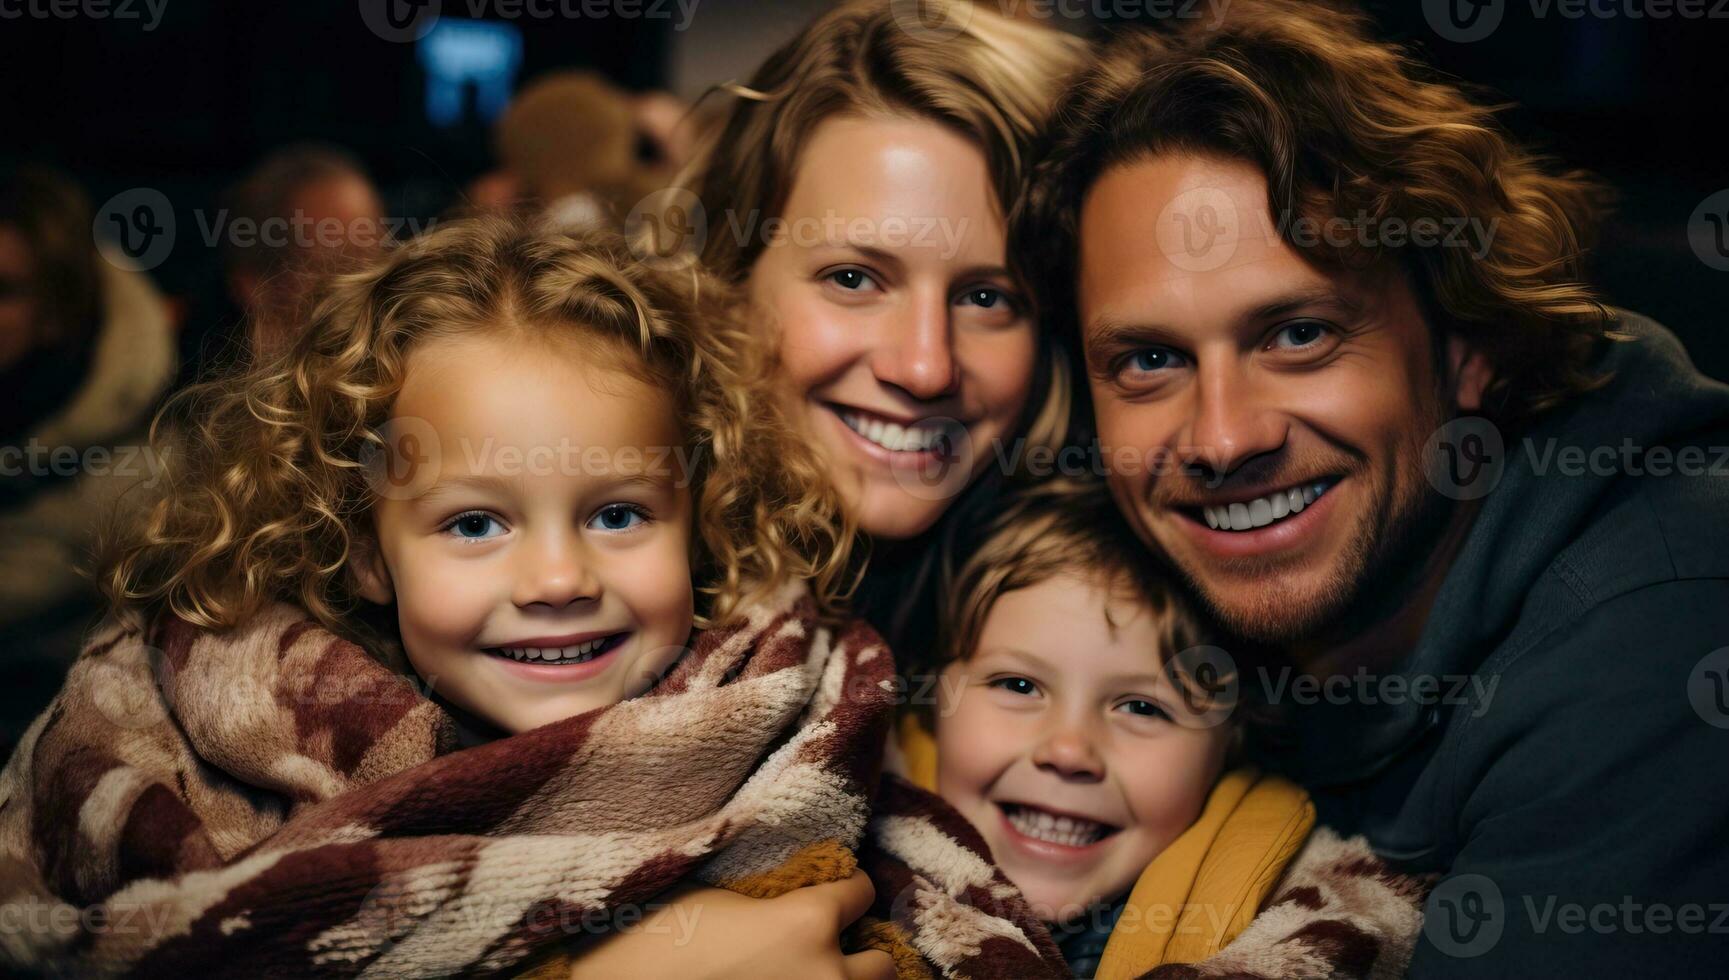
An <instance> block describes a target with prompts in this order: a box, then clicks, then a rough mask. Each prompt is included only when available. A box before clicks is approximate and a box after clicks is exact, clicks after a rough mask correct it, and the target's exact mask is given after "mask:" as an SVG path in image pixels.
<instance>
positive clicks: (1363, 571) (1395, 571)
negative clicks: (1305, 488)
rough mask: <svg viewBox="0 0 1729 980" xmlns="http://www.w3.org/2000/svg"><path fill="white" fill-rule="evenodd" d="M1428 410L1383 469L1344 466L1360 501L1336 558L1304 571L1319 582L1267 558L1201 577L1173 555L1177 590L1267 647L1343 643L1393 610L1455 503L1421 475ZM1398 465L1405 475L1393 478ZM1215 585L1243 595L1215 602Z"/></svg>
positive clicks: (1235, 633) (1433, 415)
mask: <svg viewBox="0 0 1729 980" xmlns="http://www.w3.org/2000/svg"><path fill="white" fill-rule="evenodd" d="M1431 404H1432V403H1431ZM1437 409H1438V407H1433V408H1431V411H1429V412H1427V413H1425V416H1426V418H1425V419H1424V423H1425V424H1422V425H1418V426H1416V427H1414V428H1413V429H1412V432H1413V434H1414V437H1415V434H1421V437H1422V438H1421V440H1419V441H1417V442H1415V443H1414V444H1410V445H1407V446H1406V447H1404V448H1403V450H1402V451H1400V452H1398V453H1395V455H1394V458H1393V460H1392V461H1391V465H1390V466H1389V467H1388V468H1387V469H1386V470H1385V471H1383V472H1382V473H1380V474H1377V475H1375V476H1374V477H1371V474H1370V471H1368V470H1367V469H1364V470H1361V471H1359V472H1358V473H1356V474H1354V475H1353V477H1352V478H1353V479H1356V480H1363V481H1368V492H1369V500H1368V504H1367V506H1365V507H1363V508H1362V510H1361V512H1360V514H1359V516H1358V518H1357V521H1356V527H1355V528H1353V529H1352V531H1351V533H1350V534H1349V535H1347V539H1346V543H1345V546H1344V548H1343V550H1342V551H1341V552H1340V553H1339V555H1338V556H1337V558H1335V559H1333V560H1332V561H1331V562H1330V563H1329V565H1328V566H1327V567H1325V568H1322V569H1314V570H1311V571H1309V572H1307V574H1310V575H1314V574H1319V575H1321V576H1324V580H1323V581H1321V582H1319V583H1317V584H1316V585H1314V586H1311V587H1308V588H1304V587H1302V586H1301V585H1300V584H1298V583H1297V582H1296V581H1294V577H1295V576H1299V575H1303V574H1305V573H1304V572H1303V571H1301V570H1300V569H1301V567H1302V566H1300V565H1297V566H1295V567H1293V563H1291V562H1288V561H1282V560H1280V559H1279V558H1277V557H1273V558H1265V559H1261V558H1248V559H1241V560H1238V561H1235V562H1233V563H1232V573H1231V575H1230V576H1229V577H1230V578H1231V579H1232V580H1234V581H1233V582H1232V583H1230V584H1226V585H1222V586H1210V585H1209V584H1208V583H1207V582H1206V581H1204V580H1203V579H1202V578H1201V577H1199V576H1197V575H1196V574H1194V572H1193V571H1192V570H1190V569H1189V568H1186V567H1183V565H1182V563H1181V562H1177V561H1173V562H1172V564H1173V565H1174V566H1176V568H1177V571H1178V572H1179V573H1180V574H1181V575H1182V577H1183V578H1184V580H1185V584H1186V585H1187V591H1188V592H1189V593H1190V594H1191V595H1192V596H1193V597H1194V598H1195V599H1196V600H1198V601H1199V602H1200V604H1201V606H1202V608H1203V609H1204V610H1205V611H1206V613H1207V614H1208V615H1209V616H1210V617H1211V618H1212V620H1213V621H1214V623H1215V624H1217V625H1218V626H1219V627H1221V628H1222V629H1224V630H1225V631H1226V632H1227V633H1229V634H1231V636H1232V637H1234V638H1237V639H1241V640H1246V641H1248V642H1250V643H1254V644H1263V645H1270V646H1281V647H1290V646H1295V645H1303V644H1311V643H1316V642H1328V641H1336V642H1343V641H1345V640H1348V639H1350V638H1352V637H1354V636H1356V635H1358V634H1359V633H1361V632H1362V631H1363V630H1366V629H1368V628H1369V627H1371V626H1373V625H1375V624H1376V623H1379V622H1382V621H1384V620H1385V619H1387V618H1388V617H1390V616H1391V615H1393V614H1394V613H1396V612H1397V611H1398V610H1399V608H1400V607H1401V606H1403V605H1404V603H1405V601H1406V600H1407V599H1408V598H1409V597H1410V596H1411V595H1412V593H1413V592H1414V591H1415V589H1416V588H1417V586H1418V585H1419V583H1420V580H1421V576H1422V573H1423V570H1424V569H1425V568H1426V567H1427V565H1428V562H1427V561H1426V560H1425V559H1426V558H1427V557H1428V555H1429V554H1430V553H1432V552H1433V551H1434V550H1435V548H1436V547H1437V546H1438V545H1439V543H1440V541H1441V539H1442V538H1443V536H1444V535H1445V534H1446V531H1447V528H1448V524H1449V522H1450V519H1451V517H1452V514H1453V510H1454V507H1455V504H1454V502H1453V501H1450V500H1448V499H1446V498H1445V497H1442V496H1441V495H1440V494H1439V493H1437V492H1435V491H1434V490H1433V489H1432V488H1431V487H1430V486H1429V484H1428V480H1427V479H1426V478H1425V477H1424V476H1423V469H1422V467H1423V463H1424V460H1423V456H1422V453H1423V447H1424V445H1425V444H1426V443H1427V439H1428V433H1432V432H1434V431H1435V429H1436V428H1438V427H1439V425H1440V424H1441V423H1440V421H1439V420H1440V419H1441V418H1442V412H1440V411H1439V410H1437ZM1401 470H1403V471H1404V472H1405V473H1406V476H1407V479H1406V480H1405V481H1404V482H1403V484H1401V483H1400V481H1399V478H1398V474H1399V472H1400V471H1401ZM1329 492H1333V491H1329ZM1221 589H1229V590H1231V591H1233V592H1235V593H1238V594H1239V599H1245V598H1246V600H1247V601H1239V602H1237V603H1234V604H1232V603H1226V602H1223V601H1221V596H1220V595H1219V592H1220V590H1221Z"/></svg>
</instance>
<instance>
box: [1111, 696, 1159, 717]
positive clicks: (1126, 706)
mask: <svg viewBox="0 0 1729 980" xmlns="http://www.w3.org/2000/svg"><path fill="white" fill-rule="evenodd" d="M1117 710H1118V711H1123V712H1126V713H1128V714H1131V715H1142V716H1144V717H1148V718H1169V717H1170V713H1169V712H1167V711H1166V710H1165V709H1163V708H1161V707H1159V706H1158V705H1157V704H1155V703H1154V702H1152V701H1148V700H1145V699H1143V698H1132V699H1130V700H1128V701H1123V702H1120V703H1118V704H1117Z"/></svg>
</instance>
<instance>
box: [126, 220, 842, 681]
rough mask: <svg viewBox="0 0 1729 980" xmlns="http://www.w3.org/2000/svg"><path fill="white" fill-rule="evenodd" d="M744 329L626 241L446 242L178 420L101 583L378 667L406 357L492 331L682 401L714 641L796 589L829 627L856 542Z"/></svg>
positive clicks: (511, 225)
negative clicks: (380, 544) (717, 629)
mask: <svg viewBox="0 0 1729 980" xmlns="http://www.w3.org/2000/svg"><path fill="white" fill-rule="evenodd" d="M742 308H743V307H742V306H741V304H740V303H739V302H738V300H737V298H736V297H735V295H734V293H733V292H732V291H731V290H730V288H728V287H726V286H724V285H722V284H720V283H719V282H718V281H716V280H714V279H712V278H709V277H707V276H706V275H704V274H702V273H700V272H697V271H695V270H690V269H681V270H679V271H676V272H674V271H663V270H658V269H655V268H652V267H649V266H647V265H644V264H643V263H641V262H638V261H636V259H635V258H634V257H633V256H632V254H631V253H630V251H629V250H628V248H627V247H626V246H625V245H624V243H623V242H622V241H621V240H619V239H618V238H616V237H615V236H610V235H605V236H603V235H591V236H572V235H570V234H566V233H559V232H550V231H543V230H539V229H537V228H536V227H534V226H532V225H528V224H524V223H522V222H519V221H513V220H509V219H502V218H485V219H473V220H465V221H460V222H454V223H447V224H445V225H443V226H441V227H439V228H437V229H436V230H434V231H432V232H430V233H428V234H427V235H425V236H424V237H422V238H420V239H418V240H416V241H413V242H410V243H408V244H406V245H404V246H402V247H400V248H398V249H395V250H393V251H391V252H390V253H388V254H387V255H386V256H385V257H384V258H382V259H380V260H379V261H378V262H377V263H376V264H374V265H373V266H371V267H370V268H368V269H366V270H365V271H362V272H357V273H353V274H349V275H344V276H340V277H337V278H335V279H334V280H333V281H332V282H331V283H330V284H329V285H328V287H327V293H326V295H325V296H324V298H323V299H322V300H321V301H320V302H319V303H318V304H317V306H316V307H315V308H314V311H313V314H312V317H311V322H310V323H309V324H308V325H307V327H306V329H305V331H304V333H303V334H302V335H301V336H300V337H299V338H298V339H297V340H296V342H295V343H294V345H293V346H292V347H291V348H290V349H288V350H287V351H285V352H284V353H282V354H281V355H279V356H278V357H276V358H274V359H273V360H271V361H269V362H267V363H263V364H259V365H257V366H254V367H253V368H251V369H249V370H247V371H245V372H243V373H240V374H238V375H236V376H234V377H230V378H225V379H222V380H217V381H213V382H208V383H204V384H200V385H195V386H193V387H190V388H188V389H186V390H185V391H183V392H181V393H180V394H179V395H177V396H176V397H175V398H174V399H172V400H171V401H170V402H169V403H168V404H167V405H165V406H164V408H163V410H162V412H161V413H160V414H159V415H158V417H157V419H156V422H155V424H154V425H153V426H152V431H151V441H152V442H153V443H154V444H155V445H156V446H157V447H158V451H159V452H160V453H161V454H162V457H163V459H164V460H165V461H166V465H165V469H164V479H163V480H162V483H161V489H160V491H159V493H160V496H159V498H158V499H156V500H154V501H153V502H152V503H151V506H150V508H149V510H148V512H147V515H146V516H145V518H144V519H142V520H140V521H137V522H134V523H131V524H129V525H124V526H120V527H118V528H116V529H113V530H111V531H110V534H109V535H108V536H107V540H106V541H105V543H104V546H103V547H102V549H101V552H100V553H99V556H98V568H99V574H98V578H99V584H100V585H101V587H102V588H103V590H104V592H105V593H106V595H107V596H108V598H109V600H110V601H111V602H112V603H113V604H114V605H115V606H116V607H118V608H134V609H136V608H140V607H141V608H143V609H144V610H145V612H146V613H147V614H148V615H159V614H164V613H166V614H172V615H174V616H178V617H180V618H181V619H184V620H186V621H188V622H190V623H193V624H195V625H199V626H202V627H205V628H211V629H225V628H228V627H232V626H234V625H237V624H238V623H240V622H242V621H244V620H245V619H246V618H248V617H249V616H251V615H252V614H254V613H256V612H257V611H258V610H259V609H260V608H261V607H262V606H263V605H264V604H266V603H268V602H271V601H278V600H280V601H286V602H292V603H297V604H298V605H300V606H301V607H303V608H304V609H306V611H307V612H309V613H310V614H311V615H312V616H313V617H314V618H316V619H317V620H318V621H319V622H320V623H321V624H323V625H325V626H326V627H328V628H330V629H332V630H334V631H336V632H338V633H339V634H341V635H347V636H351V637H354V638H356V639H358V640H360V641H361V642H363V643H366V644H367V645H368V646H370V647H373V648H374V649H377V647H378V641H379V640H380V639H382V638H381V637H379V636H377V635H375V634H372V633H371V631H369V629H368V627H367V626H366V625H364V623H363V622H362V619H363V618H364V617H358V616H355V615H354V613H355V610H356V608H357V607H358V606H359V605H360V602H361V599H360V594H359V588H360V583H359V581H358V579H356V578H355V577H354V576H353V574H352V573H351V572H350V571H349V566H350V563H351V561H354V560H356V559H357V558H358V557H359V556H361V555H362V554H364V552H365V549H367V548H369V547H371V540H372V535H373V532H372V528H371V523H370V520H371V518H370V515H371V510H372V505H373V503H374V501H375V500H376V499H377V498H376V491H375V489H374V486H375V484H374V482H373V481H372V480H370V479H369V478H368V472H367V469H368V462H369V460H376V459H377V458H379V454H380V453H381V452H387V451H388V449H389V448H390V447H388V446H386V445H385V444H384V441H383V438H382V436H381V434H380V432H381V429H383V427H384V426H385V424H386V423H387V422H388V420H389V419H390V414H391V406H392V404H393V402H394V401H395V399H396V396H397V394H398V392H400V391H401V389H402V386H403V383H404V381H405V375H406V366H407V364H408V360H409V354H410V352H411V351H412V350H413V349H414V348H415V347H416V346H417V345H418V344H420V343H421V342H422V341H423V340H425V339H428V338H435V337H450V336H455V335H459V334H464V333H470V332H475V331H485V330H501V329H502V330H517V331H547V332H549V333H550V332H554V331H569V332H572V333H578V334H582V335H586V336H588V337H592V338H596V339H602V340H609V341H611V342H612V343H611V344H609V345H608V346H619V347H621V348H623V349H627V350H628V351H630V352H632V353H633V354H635V355H636V356H635V357H632V358H630V360H633V361H635V362H636V364H634V365H633V367H634V368H635V369H636V373H638V374H639V375H640V376H641V377H642V378H643V379H644V380H646V381H648V382H650V383H652V384H654V385H656V386H658V387H660V388H661V389H662V390H664V391H666V392H667V393H668V395H669V396H670V397H671V398H672V400H673V402H674V407H675V408H674V410H675V412H676V416H677V418H678V420H679V422H680V424H681V426H682V428H683V431H684V433H685V438H686V440H687V444H688V446H689V448H690V449H691V450H692V452H691V453H690V454H689V456H690V458H691V459H693V460H695V463H694V464H693V470H694V472H692V473H690V474H688V478H689V479H690V481H691V482H690V486H691V494H692V500H693V502H694V504H695V513H696V515H697V516H696V518H695V521H696V528H695V529H694V534H693V535H692V537H693V541H694V542H695V545H694V547H695V550H696V554H695V555H694V556H693V562H692V566H693V575H694V577H695V581H696V585H697V587H698V590H699V595H700V596H701V597H702V598H701V599H700V600H699V608H698V609H697V623H698V625H700V626H712V625H716V624H719V623H722V622H724V621H726V620H728V619H729V618H730V617H732V616H733V614H735V613H736V612H738V611H739V609H740V607H741V606H744V605H747V604H749V603H751V602H753V601H756V600H759V599H765V598H767V596H768V595H769V594H770V593H772V592H775V591H777V590H778V589H780V588H781V587H782V586H783V585H785V584H787V583H789V582H792V581H795V580H805V581H807V582H808V583H809V584H810V588H811V591H812V592H813V593H814V595H815V597H816V599H817V600H818V602H819V604H820V605H822V606H823V607H824V608H825V609H826V608H832V606H833V603H834V602H835V600H837V599H838V598H840V597H841V595H842V594H843V592H844V589H845V586H846V583H847V582H848V580H849V579H850V578H851V577H852V576H851V574H850V569H849V566H850V551H849V549H850V542H851V541H852V538H853V528H852V525H851V522H850V521H849V520H848V519H847V518H846V516H845V513H844V511H843V509H842V507H841V504H840V502H839V499H838V498H837V497H836V496H835V495H834V492H833V490H832V489H830V486H829V481H828V480H827V478H826V476H825V474H824V472H823V470H822V469H821V467H820V464H819V463H818V461H817V458H816V457H815V456H814V455H813V454H812V453H811V451H810V450H809V448H808V447H807V446H806V445H805V444H804V443H803V442H801V441H800V440H799V439H798V438H797V437H796V436H795V435H794V434H793V431H792V429H791V428H790V426H789V425H788V424H787V423H786V422H785V421H784V420H783V416H782V414H781V413H780V411H779V410H778V407H777V404H776V397H775V393H774V392H773V391H772V390H771V389H770V388H769V384H770V380H769V379H771V378H772V377H773V376H774V373H773V372H772V371H771V370H769V367H768V365H767V364H766V363H765V359H766V357H767V356H768V355H767V353H766V352H765V351H764V350H763V349H762V348H761V347H760V346H759V345H758V344H757V343H756V342H754V341H753V340H752V339H751V338H752V334H753V333H754V331H751V330H749V329H747V328H746V326H745V325H744V324H743V323H742V322H741V321H740V320H739V318H738V317H739V312H738V311H739V310H741V309H742Z"/></svg>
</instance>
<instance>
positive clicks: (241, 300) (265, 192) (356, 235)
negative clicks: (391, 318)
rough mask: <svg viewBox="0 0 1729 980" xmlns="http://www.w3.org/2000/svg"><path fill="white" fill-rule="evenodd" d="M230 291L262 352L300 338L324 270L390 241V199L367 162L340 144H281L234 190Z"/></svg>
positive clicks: (227, 243)
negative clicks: (382, 194)
mask: <svg viewBox="0 0 1729 980" xmlns="http://www.w3.org/2000/svg"><path fill="white" fill-rule="evenodd" d="M228 198H229V207H230V208H231V210H233V212H234V217H235V223H234V225H233V226H232V227H233V229H234V231H233V234H231V235H230V236H229V237H228V238H227V239H225V240H224V265H225V273H226V277H227V280H228V290H229V293H230V294H231V295H232V296H233V297H234V301H235V302H236V303H237V304H239V306H240V308H241V309H242V310H244V311H245V313H246V323H247V339H248V342H249V345H250V347H251V349H252V352H253V354H254V355H256V356H264V355H269V354H271V353H274V352H276V351H278V350H280V349H282V348H284V347H286V346H288V345H289V344H290V343H292V342H293V340H294V338H295V335H296V332H297V329H298V324H299V323H300V321H301V319H302V318H303V316H304V314H305V310H304V309H303V308H302V307H303V306H304V305H305V303H306V300H307V298H308V296H309V295H310V293H311V290H312V288H313V285H314V283H315V282H316V281H317V280H318V279H319V277H321V276H323V275H326V274H329V273H330V272H333V271H340V270H341V269H343V268H344V267H345V266H346V265H348V264H349V262H350V261H351V260H353V259H355V258H357V257H361V256H365V255H366V254H367V253H369V252H371V251H373V250H374V249H377V248H380V247H382V246H383V245H385V244H388V241H389V237H390V236H389V230H388V228H387V227H386V223H385V218H384V204H383V202H382V201H380V199H379V196H378V190H377V188H375V187H374V186H373V184H372V181H371V179H370V178H368V177H367V176H366V171H365V170H363V169H362V168H361V165H360V162H359V161H358V160H356V159H355V158H354V157H353V156H351V155H349V154H348V153H346V152H344V151H342V150H340V149H337V148H335V147H327V146H322V145H319V144H311V143H303V144H295V145H291V146H287V147H283V148H282V149H279V150H276V151H275V152H273V153H271V154H270V155H269V156H267V157H265V159H264V160H263V161H262V162H260V163H259V164H258V166H257V167H256V168H255V169H254V170H253V171H252V172H251V173H250V174H248V175H247V176H246V177H245V178H244V179H242V180H241V181H240V182H239V183H238V184H236V185H235V186H234V188H233V189H231V190H230V191H229V194H228Z"/></svg>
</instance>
